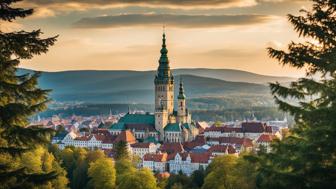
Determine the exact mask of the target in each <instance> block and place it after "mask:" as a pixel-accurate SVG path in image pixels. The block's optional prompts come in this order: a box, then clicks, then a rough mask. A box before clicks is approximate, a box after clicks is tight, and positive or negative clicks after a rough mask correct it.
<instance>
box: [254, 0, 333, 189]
mask: <svg viewBox="0 0 336 189" xmlns="http://www.w3.org/2000/svg"><path fill="white" fill-rule="evenodd" d="M301 13H302V15H300V16H294V15H288V20H289V22H290V23H291V24H292V25H293V26H294V30H295V31H296V32H297V33H298V35H299V36H300V37H303V38H304V39H305V40H306V41H305V42H299V43H295V42H291V43H290V44H289V45H288V49H287V50H286V51H284V50H276V49H273V48H268V52H269V55H270V56H271V57H272V58H275V59H277V60H278V61H279V63H280V64H282V65H289V66H292V67H294V68H297V69H304V70H305V72H306V77H303V78H300V79H298V80H297V81H294V82H292V83H291V84H290V85H289V86H283V85H281V84H280V83H272V84H270V87H271V91H272V94H273V95H274V99H275V101H276V103H277V104H278V105H279V108H280V109H281V110H283V111H286V112H289V113H290V114H292V115H293V116H294V118H295V126H294V128H293V129H292V130H291V131H290V133H289V134H288V136H286V137H284V139H283V140H282V141H277V142H275V143H274V144H273V145H272V149H273V150H272V151H271V153H261V155H260V156H258V157H257V158H256V159H257V162H259V164H260V168H259V171H258V175H257V186H258V188H268V189H269V188H278V189H281V188H284V189H285V188H286V189H288V188H296V189H298V188H334V187H335V186H336V151H335V149H336V142H335V137H336V119H335V118H336V116H335V115H336V95H335V94H336V87H335V86H336V56H335V55H336V28H335V26H336V14H335V13H336V1H334V0H313V1H312V9H311V10H301ZM316 75H321V77H320V78H318V79H314V77H313V76H316ZM293 99H295V100H296V101H297V102H298V103H296V104H295V103H291V101H290V100H293Z"/></svg>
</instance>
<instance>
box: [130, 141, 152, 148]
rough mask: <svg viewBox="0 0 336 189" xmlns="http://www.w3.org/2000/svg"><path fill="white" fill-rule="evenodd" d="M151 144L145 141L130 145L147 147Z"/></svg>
mask: <svg viewBox="0 0 336 189" xmlns="http://www.w3.org/2000/svg"><path fill="white" fill-rule="evenodd" d="M151 144H153V143H147V142H146V143H145V142H142V143H134V144H131V147H132V148H149V146H150V145H151Z"/></svg>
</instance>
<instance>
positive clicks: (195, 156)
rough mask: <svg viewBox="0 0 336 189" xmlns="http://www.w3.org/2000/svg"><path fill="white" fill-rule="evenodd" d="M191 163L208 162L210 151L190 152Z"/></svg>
mask: <svg viewBox="0 0 336 189" xmlns="http://www.w3.org/2000/svg"><path fill="white" fill-rule="evenodd" d="M190 158H191V162H192V163H208V162H209V159H210V153H190Z"/></svg>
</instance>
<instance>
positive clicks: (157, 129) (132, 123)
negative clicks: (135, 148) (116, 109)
mask: <svg viewBox="0 0 336 189" xmlns="http://www.w3.org/2000/svg"><path fill="white" fill-rule="evenodd" d="M160 53H161V56H160V59H159V67H158V69H157V74H156V76H155V78H154V86H155V87H154V91H155V102H154V103H155V110H154V114H131V113H130V112H128V113H127V114H126V115H125V116H124V117H122V118H121V119H120V120H119V122H118V123H116V124H113V125H112V126H111V128H110V130H111V133H112V134H119V133H120V132H121V131H123V130H130V131H131V132H132V133H133V135H134V136H135V137H136V138H137V139H138V140H140V141H152V140H156V141H164V142H185V141H191V140H193V139H194V137H195V136H196V135H197V134H198V129H197V128H196V127H195V125H194V124H193V123H192V121H191V114H190V113H189V111H188V109H187V106H186V96H185V94H184V88H183V82H182V80H181V79H180V82H179V91H178V96H177V103H176V104H177V107H176V108H174V105H175V98H174V84H175V80H174V76H173V73H172V71H171V70H170V65H169V59H168V55H167V54H168V50H167V46H166V34H165V33H163V38H162V48H161V51H160Z"/></svg>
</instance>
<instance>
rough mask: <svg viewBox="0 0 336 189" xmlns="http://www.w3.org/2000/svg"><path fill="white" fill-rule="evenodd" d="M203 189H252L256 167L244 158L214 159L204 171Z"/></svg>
mask: <svg viewBox="0 0 336 189" xmlns="http://www.w3.org/2000/svg"><path fill="white" fill-rule="evenodd" d="M206 173H207V174H206V177H205V180H204V184H203V186H202V188H203V189H228V188H229V189H253V188H255V175H256V167H255V166H254V165H253V164H251V163H250V162H247V161H246V160H245V159H244V156H241V157H236V156H233V155H225V156H218V157H216V158H215V159H214V160H213V161H212V162H211V164H210V165H209V166H208V168H207V170H206Z"/></svg>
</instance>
